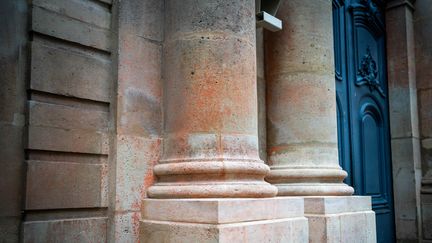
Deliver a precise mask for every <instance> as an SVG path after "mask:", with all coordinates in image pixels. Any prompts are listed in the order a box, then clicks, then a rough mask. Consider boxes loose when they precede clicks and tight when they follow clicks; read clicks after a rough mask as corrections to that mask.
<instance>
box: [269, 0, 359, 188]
mask: <svg viewBox="0 0 432 243" xmlns="http://www.w3.org/2000/svg"><path fill="white" fill-rule="evenodd" d="M278 15H279V16H280V18H282V20H283V23H284V28H283V30H282V31H279V32H276V33H268V35H267V36H266V41H265V44H266V80H267V146H268V156H269V158H268V161H269V165H270V168H271V171H270V173H269V175H268V176H267V177H266V180H267V181H268V182H270V183H272V184H274V185H276V186H277V187H278V195H280V196H302V195H303V196H307V195H315V196H316V195H323V196H325V195H351V194H352V193H353V189H352V188H351V187H349V186H347V185H346V184H344V183H343V180H344V178H345V177H346V176H347V173H346V172H345V171H343V170H342V168H341V167H340V166H339V162H338V146H337V119H336V96H335V94H336V93H335V78H334V60H333V57H334V54H333V52H334V50H333V30H332V29H333V25H332V3H331V1H313V0H306V1H304V0H290V1H283V2H282V3H281V6H280V8H279V14H278Z"/></svg>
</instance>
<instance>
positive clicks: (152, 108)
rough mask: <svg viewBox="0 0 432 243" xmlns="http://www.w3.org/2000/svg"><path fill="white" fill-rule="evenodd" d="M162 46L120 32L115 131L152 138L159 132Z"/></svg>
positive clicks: (160, 127) (124, 31)
mask: <svg viewBox="0 0 432 243" xmlns="http://www.w3.org/2000/svg"><path fill="white" fill-rule="evenodd" d="M161 55H162V46H161V45H160V44H155V43H153V42H150V41H148V40H146V39H144V38H142V37H138V36H136V35H131V34H129V33H127V31H126V30H123V29H121V30H120V49H119V60H120V61H119V70H118V78H119V85H118V92H119V94H121V96H119V99H118V101H117V102H118V132H119V133H120V134H125V135H126V134H127V135H133V136H144V137H155V136H159V135H160V134H161V130H162V104H161V102H162V81H161V70H162V69H161Z"/></svg>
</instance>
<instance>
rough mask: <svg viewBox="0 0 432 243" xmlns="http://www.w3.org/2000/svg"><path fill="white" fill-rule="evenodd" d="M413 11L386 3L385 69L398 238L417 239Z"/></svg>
mask: <svg viewBox="0 0 432 243" xmlns="http://www.w3.org/2000/svg"><path fill="white" fill-rule="evenodd" d="M413 11H414V6H413V5H412V4H411V3H410V2H409V1H400V0H393V1H389V2H388V3H387V10H386V28H387V72H388V89H389V90H388V91H389V109H390V110H389V114H390V131H391V151H392V170H393V193H394V207H395V224H396V238H397V240H398V241H417V240H418V239H419V234H420V233H419V232H420V226H419V223H420V222H419V221H420V210H419V209H420V200H419V199H420V198H419V196H420V181H421V161H420V160H421V159H420V140H419V123H418V108H417V85H416V70H415V68H416V65H415V64H416V63H415V43H414V23H413Z"/></svg>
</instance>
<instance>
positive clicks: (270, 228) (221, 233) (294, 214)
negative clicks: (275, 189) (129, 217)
mask: <svg viewBox="0 0 432 243" xmlns="http://www.w3.org/2000/svg"><path fill="white" fill-rule="evenodd" d="M273 207H274V208H273ZM270 208H272V209H271V210H269V209H270ZM302 208H303V200H302V199H301V198H288V197H286V198H269V199H146V200H145V201H144V204H143V213H142V215H143V218H144V220H142V221H141V228H140V239H141V242H307V241H308V226H307V221H306V219H305V218H304V217H303V210H302ZM278 212H279V213H278Z"/></svg>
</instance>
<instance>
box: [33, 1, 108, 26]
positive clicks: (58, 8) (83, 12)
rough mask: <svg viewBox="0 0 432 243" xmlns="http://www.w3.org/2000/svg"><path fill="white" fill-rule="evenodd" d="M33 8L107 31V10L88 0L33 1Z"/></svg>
mask: <svg viewBox="0 0 432 243" xmlns="http://www.w3.org/2000/svg"><path fill="white" fill-rule="evenodd" d="M32 4H33V5H34V6H38V7H41V8H43V9H46V10H50V11H52V12H55V13H57V14H59V15H63V16H65V17H69V18H71V19H77V20H80V21H81V22H84V23H88V24H92V25H95V26H98V27H100V28H105V29H109V28H110V22H111V14H110V12H109V10H108V9H107V8H104V7H102V6H101V5H100V4H95V2H93V1H88V0H56V1H50V0H34V1H32Z"/></svg>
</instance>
